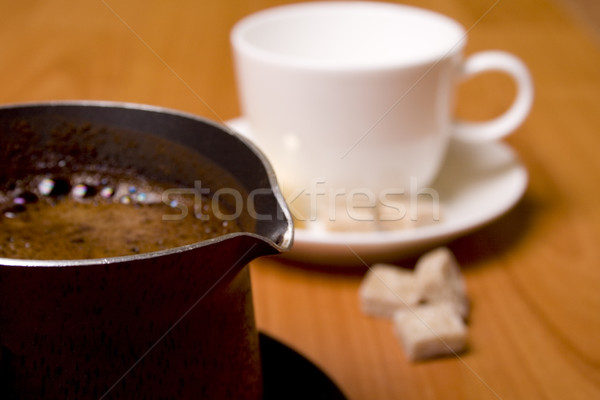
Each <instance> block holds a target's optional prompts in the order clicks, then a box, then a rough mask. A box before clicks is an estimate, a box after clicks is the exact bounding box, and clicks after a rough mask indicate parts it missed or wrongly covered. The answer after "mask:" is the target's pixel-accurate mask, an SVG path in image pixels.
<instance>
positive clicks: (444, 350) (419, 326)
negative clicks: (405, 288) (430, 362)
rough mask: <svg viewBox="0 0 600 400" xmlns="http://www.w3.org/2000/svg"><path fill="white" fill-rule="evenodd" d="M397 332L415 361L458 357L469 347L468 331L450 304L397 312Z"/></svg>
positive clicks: (410, 357) (429, 305)
mask: <svg viewBox="0 0 600 400" xmlns="http://www.w3.org/2000/svg"><path fill="white" fill-rule="evenodd" d="M393 324H394V330H395V333H396V335H397V336H398V338H399V339H400V341H401V342H402V345H403V347H404V352H405V354H406V357H407V358H408V359H409V360H411V361H419V360H425V359H429V358H433V357H439V356H444V355H449V354H458V353H460V352H462V351H463V350H464V349H465V348H466V346H467V327H466V325H465V323H464V321H463V319H462V318H461V316H460V315H459V314H458V313H457V312H456V309H455V308H454V307H453V306H452V305H451V304H449V303H435V304H423V305H418V306H415V307H411V308H405V309H400V310H397V311H396V312H395V313H394V316H393Z"/></svg>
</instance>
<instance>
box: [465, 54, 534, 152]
mask: <svg viewBox="0 0 600 400" xmlns="http://www.w3.org/2000/svg"><path fill="white" fill-rule="evenodd" d="M486 71H500V72H504V73H506V74H508V75H510V76H511V77H512V78H513V79H514V81H515V83H516V84H517V95H516V98H515V100H514V101H513V103H512V105H511V106H510V108H509V109H508V110H507V111H506V112H505V113H504V114H502V115H500V116H499V117H496V118H494V119H492V120H490V121H485V122H467V121H461V120H457V121H455V122H454V132H453V133H454V135H453V137H454V138H456V139H458V140H460V141H463V142H486V141H492V140H497V139H500V138H502V137H505V136H507V135H509V134H510V133H512V132H513V131H514V130H515V129H517V128H518V127H519V125H521V123H522V122H523V121H524V120H525V118H526V117H527V115H528V114H529V111H530V110H531V105H532V103H533V80H532V78H531V75H530V74H529V70H528V69H527V67H526V66H525V64H524V63H523V62H522V61H521V60H519V59H518V58H517V57H515V56H513V55H512V54H509V53H506V52H503V51H496V50H490V51H483V52H480V53H476V54H474V55H472V56H470V57H469V58H468V59H467V60H466V61H465V62H464V64H463V66H462V70H461V72H460V77H461V78H468V77H471V76H473V75H477V74H480V73H482V72H486Z"/></svg>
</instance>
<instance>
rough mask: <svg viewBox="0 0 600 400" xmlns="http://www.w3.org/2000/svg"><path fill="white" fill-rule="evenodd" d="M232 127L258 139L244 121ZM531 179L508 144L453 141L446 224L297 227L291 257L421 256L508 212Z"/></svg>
mask: <svg viewBox="0 0 600 400" xmlns="http://www.w3.org/2000/svg"><path fill="white" fill-rule="evenodd" d="M227 125H228V126H229V127H230V128H231V129H232V130H234V131H235V132H238V133H239V134H241V135H243V136H245V137H248V138H249V139H252V137H251V135H250V132H249V129H248V125H247V123H246V122H245V121H244V120H243V119H242V118H238V119H235V120H231V121H229V122H228V123H227ZM527 180H528V174H527V169H526V168H525V166H524V165H523V164H522V163H521V161H520V160H519V158H518V157H517V155H516V154H515V152H514V151H513V150H512V149H511V148H510V147H509V146H508V145H506V144H504V143H501V142H491V143H483V144H477V145H472V144H463V143H457V142H453V143H452V144H451V146H450V149H449V151H448V155H447V159H446V162H445V164H444V168H443V170H442V172H441V173H440V175H439V177H438V179H437V180H436V181H435V182H434V184H433V185H432V188H433V189H435V190H436V191H437V192H438V194H439V196H440V200H441V209H442V210H443V219H442V220H441V221H440V222H438V223H436V224H434V225H427V226H422V227H417V228H414V229H404V230H399V231H386V232H383V231H381V232H328V231H317V232H315V231H309V230H304V229H298V228H297V229H296V231H295V239H294V246H293V248H292V250H291V251H290V252H288V253H286V254H285V257H288V258H291V259H295V260H300V261H305V262H311V263H317V264H321V265H357V264H363V263H367V264H371V263H374V262H384V261H391V260H395V259H400V258H402V257H408V256H411V255H416V254H417V253H418V252H420V251H424V250H426V249H428V248H431V247H434V246H436V245H441V244H444V243H447V242H448V241H450V240H452V239H454V238H456V237H458V236H460V235H464V234H466V233H468V232H471V231H473V230H475V229H476V228H479V227H481V226H483V225H485V224H487V223H489V222H491V221H492V220H494V219H496V218H497V217H499V216H500V215H502V214H504V213H505V212H506V211H508V210H509V209H511V208H512V207H513V206H514V205H515V204H516V203H517V201H518V200H519V199H520V198H521V196H522V195H523V193H524V192H525V189H526V188H527Z"/></svg>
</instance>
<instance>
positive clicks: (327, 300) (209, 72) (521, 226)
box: [0, 0, 600, 400]
mask: <svg viewBox="0 0 600 400" xmlns="http://www.w3.org/2000/svg"><path fill="white" fill-rule="evenodd" d="M565 1H566V0H565ZM409 2H413V3H415V4H416V3H418V4H419V5H420V6H422V7H426V8H430V9H433V10H437V11H440V12H443V13H446V14H448V15H450V16H452V17H454V18H455V19H457V20H458V21H460V22H461V23H462V24H463V25H464V26H465V27H467V28H472V29H471V31H470V40H469V43H468V45H467V54H470V53H472V52H475V51H478V50H484V49H490V48H498V49H503V50H507V51H510V52H513V53H515V54H517V55H518V56H519V57H521V58H522V59H523V60H524V61H525V62H526V63H527V64H528V65H529V67H530V69H531V71H532V74H533V76H534V78H535V84H536V100H535V105H534V107H533V110H532V113H531V115H530V117H529V118H528V120H527V121H526V122H525V124H524V125H523V126H522V127H521V128H520V129H519V131H518V132H517V133H516V134H515V135H513V136H512V137H510V138H509V139H508V140H507V142H508V143H509V144H510V145H511V146H512V147H513V148H514V149H515V151H516V152H517V153H518V154H519V155H520V157H521V159H522V161H523V163H524V164H525V165H526V166H527V168H528V170H529V172H530V179H531V180H530V183H529V187H528V189H527V192H526V194H525V196H524V198H523V199H522V201H521V202H520V203H519V204H518V205H517V206H516V207H515V208H514V209H513V210H512V211H510V212H509V213H508V214H507V215H505V216H504V217H502V218H500V219H499V220H497V221H496V222H494V223H492V224H490V225H488V226H487V227H485V228H483V229H480V230H478V231H477V232H475V233H472V234H469V235H468V236H465V237H462V238H460V239H458V240H455V241H454V242H452V243H450V244H449V247H450V249H451V250H452V251H453V252H454V253H455V254H456V256H457V258H458V260H459V262H460V263H461V265H462V267H463V270H464V273H465V276H466V280H467V285H468V291H469V295H470V298H471V300H472V302H473V310H472V315H471V320H470V324H469V334H470V337H469V343H470V348H469V351H468V352H467V353H465V354H464V355H461V356H460V358H457V357H450V358H443V359H439V360H434V361H430V362H424V363H417V364H412V363H410V362H408V361H407V360H406V359H405V357H404V354H403V352H402V349H401V347H400V345H399V343H398V341H397V340H396V338H395V337H394V334H393V332H392V329H391V324H390V322H389V321H385V320H377V319H373V318H369V317H367V316H365V315H363V314H362V313H361V312H360V309H359V306H358V296H357V288H358V285H359V283H360V281H361V278H362V274H363V273H364V271H365V268H363V269H347V268H340V267H337V268H326V267H327V266H317V267H315V266H308V265H302V264H299V263H288V262H283V261H281V260H278V259H263V260H259V261H256V262H254V263H253V264H252V265H251V268H252V275H253V276H252V277H253V285H254V296H255V305H256V314H257V320H258V325H259V327H260V329H261V330H262V331H264V332H266V333H268V334H270V335H272V336H274V337H275V338H277V339H278V340H281V341H282V342H284V343H286V344H288V345H289V346H292V347H293V348H294V349H296V350H298V351H299V352H301V353H302V354H303V355H305V356H307V357H308V358H310V359H311V360H313V361H314V362H315V363H316V364H318V365H319V366H320V367H321V368H322V369H323V370H324V371H325V372H326V373H327V374H328V375H329V376H330V377H331V378H333V379H334V380H335V382H337V384H338V385H339V386H340V387H341V389H342V390H343V391H344V392H345V393H346V395H347V396H348V398H349V399H352V400H359V399H370V400H373V399H434V398H443V399H454V398H455V399H487V398H490V399H498V398H501V399H528V400H531V399H567V398H568V399H586V400H587V399H592V398H600V207H599V206H600V201H599V200H598V199H599V198H600V185H599V183H598V182H600V156H599V155H598V149H600V134H599V133H600V107H599V106H600V94H599V93H600V38H599V37H598V36H595V35H596V33H597V32H598V30H597V28H593V27H591V26H588V25H586V22H585V21H588V20H593V18H583V17H581V15H583V16H584V17H589V16H590V15H594V14H593V13H592V11H589V12H585V13H583V14H578V13H577V12H573V7H570V6H569V7H568V8H567V7H565V6H564V4H562V3H560V4H559V3H554V2H552V1H551V0H500V1H497V2H494V1H493V0H489V1H487V0H486V1H483V0H482V1H467V0H443V1H442V0H423V1H420V2H417V1H415V0H411V1H409ZM279 3H283V1H279V2H278V1H275V0H254V1H242V0H235V1H234V0H231V1H229V0H227V1H208V0H201V1H178V2H166V1H163V0H151V1H148V0H146V1H141V0H135V1H116V0H107V1H100V0H87V1H78V2H76V1H66V0H55V1H32V0H26V1H18V2H16V1H10V2H9V1H3V2H2V3H1V4H0V15H2V23H1V24H0V88H1V89H0V103H14V102H23V101H38V100H54V99H103V100H118V101H130V102H139V103H149V104H156V105H161V106H166V107H170V108H176V109H180V110H184V111H189V112H192V113H195V114H199V115H203V116H206V117H208V118H211V119H214V120H217V121H221V122H223V121H226V120H227V119H230V118H233V117H236V116H237V115H238V113H239V108H238V103H237V94H236V89H235V82H234V76H233V70H232V60H231V52H230V47H229V43H228V32H229V30H230V29H231V27H232V26H233V24H234V23H235V21H237V20H238V19H240V18H241V17H243V16H245V15H247V14H249V13H252V12H254V11H257V10H259V9H263V8H266V7H267V6H271V5H275V4H279ZM583 3H584V5H585V3H586V2H583ZM588 4H589V5H590V6H592V7H594V4H593V2H592V1H590V2H588ZM507 82H508V81H507V80H506V79H505V78H504V77H501V76H495V75H493V74H492V75H489V76H486V77H481V78H477V80H476V81H475V82H471V83H468V84H465V85H463V86H462V87H461V90H460V93H459V101H458V110H457V113H458V114H459V115H461V116H465V117H470V118H488V117H490V116H493V115H496V114H499V113H500V112H501V111H502V110H503V109H504V108H505V107H506V106H507V105H508V104H509V102H510V99H511V96H512V94H513V92H512V90H513V89H512V86H511V85H510V84H507ZM412 262H413V261H411V260H398V262H397V263H398V264H399V265H406V266H409V267H410V266H412V264H411V263H412ZM282 368H285V366H282Z"/></svg>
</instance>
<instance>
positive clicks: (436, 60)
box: [231, 2, 533, 194]
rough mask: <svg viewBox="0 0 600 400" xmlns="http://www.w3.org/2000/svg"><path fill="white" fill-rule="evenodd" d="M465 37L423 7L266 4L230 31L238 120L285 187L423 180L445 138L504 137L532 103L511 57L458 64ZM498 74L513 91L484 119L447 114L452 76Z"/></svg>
mask: <svg viewBox="0 0 600 400" xmlns="http://www.w3.org/2000/svg"><path fill="white" fill-rule="evenodd" d="M465 39H466V31H465V30H464V29H463V28H462V27H461V26H460V25H459V24H458V23H457V22H455V21H454V20H452V19H450V18H448V17H446V16H443V15H440V14H437V13H434V12H431V11H427V10H424V9H419V8H415V7H410V6H403V5H397V4H390V3H377V2H314V3H299V4H293V5H287V6H281V7H275V8H271V9H267V10H264V11H261V12H258V13H256V14H252V15H250V16H248V17H246V18H244V19H242V20H241V21H239V22H238V23H237V24H236V25H235V27H234V28H233V30H232V32H231V42H232V47H233V53H234V62H235V69H236V75H237V83H238V90H239V97H240V102H241V107H242V116H243V117H244V118H245V120H246V121H247V123H248V124H249V128H250V131H251V134H252V137H253V138H254V140H255V141H256V142H257V144H258V145H259V147H260V148H261V149H262V150H263V151H264V152H265V153H266V155H267V157H268V158H269V159H270V160H271V162H272V163H273V165H274V168H275V171H276V173H277V175H278V178H279V179H280V181H281V183H282V186H283V187H284V189H287V191H288V192H290V191H294V190H295V189H296V188H308V187H311V186H314V183H315V181H316V180H321V181H322V182H324V187H325V188H329V189H330V190H338V189H346V190H352V189H355V188H369V189H370V190H372V191H373V192H374V193H376V194H377V193H379V192H381V191H382V190H389V189H390V188H400V189H406V190H408V189H409V187H410V186H411V185H412V186H413V187H414V186H415V185H414V182H415V181H416V182H417V186H418V187H424V186H426V185H430V184H431V183H432V181H433V180H434V179H435V177H436V176H437V174H438V172H439V171H440V168H441V166H442V165H443V160H444V155H445V153H446V149H447V147H448V143H449V141H450V139H451V138H457V139H460V140H464V141H470V142H477V141H489V140H496V139H499V138H501V137H503V136H505V135H508V134H509V133H511V132H513V131H514V130H515V129H516V128H517V127H518V126H519V125H520V124H521V123H522V122H523V120H524V119H525V118H526V116H527V115H528V113H529V110H530V107H531V104H532V99H533V85H532V80H531V78H530V75H529V72H528V70H527V68H526V67H525V66H524V64H523V63H522V62H521V61H519V60H518V59H517V58H516V57H514V56H512V55H510V54H508V53H505V52H500V51H486V52H481V53H477V54H475V55H472V56H470V57H469V58H467V59H466V60H465V59H463V56H462V51H463V48H464V44H465ZM491 70H496V71H502V72H504V73H506V74H508V75H509V76H511V77H512V78H513V79H514V81H515V83H516V87H517V94H516V98H515V100H514V102H513V104H512V105H511V107H510V108H509V109H508V111H506V112H505V113H504V114H503V115H501V116H500V117H498V118H496V119H493V120H491V121H487V122H480V123H468V122H463V121H456V120H454V119H453V116H452V110H453V98H454V92H455V87H456V84H457V82H458V81H460V80H462V79H465V78H468V77H471V76H473V75H475V74H478V73H481V72H484V71H491Z"/></svg>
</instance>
